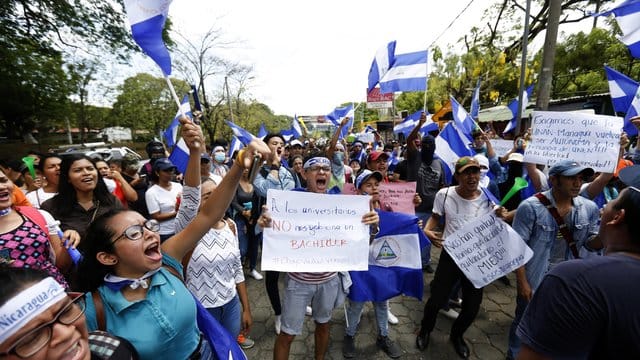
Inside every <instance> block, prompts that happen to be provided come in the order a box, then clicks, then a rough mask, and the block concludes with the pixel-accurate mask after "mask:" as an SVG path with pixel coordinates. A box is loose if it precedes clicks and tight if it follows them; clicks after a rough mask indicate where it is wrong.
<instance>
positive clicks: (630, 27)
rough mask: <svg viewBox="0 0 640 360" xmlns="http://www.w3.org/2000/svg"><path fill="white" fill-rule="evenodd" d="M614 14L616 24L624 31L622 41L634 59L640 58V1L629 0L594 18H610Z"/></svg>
mask: <svg viewBox="0 0 640 360" xmlns="http://www.w3.org/2000/svg"><path fill="white" fill-rule="evenodd" d="M610 14H614V15H615V16H616V22H617V23H618V26H620V30H622V37H621V38H620V41H622V42H623V43H624V44H625V45H627V47H628V48H629V51H630V52H631V56H633V57H634V58H640V0H627V1H625V2H623V3H622V4H620V5H618V6H617V7H615V8H614V9H611V10H609V11H604V12H601V13H599V14H595V15H594V16H608V15H610Z"/></svg>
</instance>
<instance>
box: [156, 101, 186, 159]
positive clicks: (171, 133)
mask: <svg viewBox="0 0 640 360" xmlns="http://www.w3.org/2000/svg"><path fill="white" fill-rule="evenodd" d="M182 114H185V115H187V116H189V117H191V104H189V95H185V96H184V97H183V98H182V103H181V104H180V109H179V110H178V112H177V113H176V116H175V117H174V118H173V120H172V121H171V124H169V126H168V127H167V129H166V130H165V131H164V133H163V134H162V135H163V137H164V139H165V141H166V144H167V146H168V147H170V148H171V147H173V146H174V145H175V144H176V139H177V138H178V125H180V121H179V119H180V116H182Z"/></svg>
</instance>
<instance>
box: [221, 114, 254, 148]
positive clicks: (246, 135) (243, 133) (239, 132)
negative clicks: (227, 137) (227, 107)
mask: <svg viewBox="0 0 640 360" xmlns="http://www.w3.org/2000/svg"><path fill="white" fill-rule="evenodd" d="M224 122H225V123H227V125H229V127H230V128H231V131H233V135H235V136H236V137H237V138H238V140H240V141H242V143H243V144H244V145H249V143H250V142H251V140H253V138H254V137H255V136H253V135H252V134H251V133H250V132H248V131H247V130H245V129H243V128H242V127H240V126H238V125H236V124H234V123H232V122H231V121H229V120H225V121H224Z"/></svg>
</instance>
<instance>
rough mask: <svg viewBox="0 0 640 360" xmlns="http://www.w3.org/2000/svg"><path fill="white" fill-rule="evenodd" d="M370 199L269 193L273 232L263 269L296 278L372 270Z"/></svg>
mask: <svg viewBox="0 0 640 360" xmlns="http://www.w3.org/2000/svg"><path fill="white" fill-rule="evenodd" d="M369 200H370V197H369V196H347V195H326V194H315V193H307V192H299V191H282V190H269V191H268V192H267V210H268V212H269V214H270V215H271V219H272V226H271V227H270V228H265V229H264V237H263V240H264V242H263V247H262V269H263V270H275V271H285V272H290V271H296V272H326V271H348V270H367V269H368V265H367V264H368V254H369V226H367V225H363V224H362V216H363V215H364V214H365V213H367V212H368V211H369Z"/></svg>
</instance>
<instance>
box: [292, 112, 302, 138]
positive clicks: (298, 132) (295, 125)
mask: <svg viewBox="0 0 640 360" xmlns="http://www.w3.org/2000/svg"><path fill="white" fill-rule="evenodd" d="M291 130H292V131H293V138H294V139H297V138H299V137H300V136H302V129H301V128H300V121H298V115H295V114H294V115H293V121H292V122H291Z"/></svg>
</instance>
